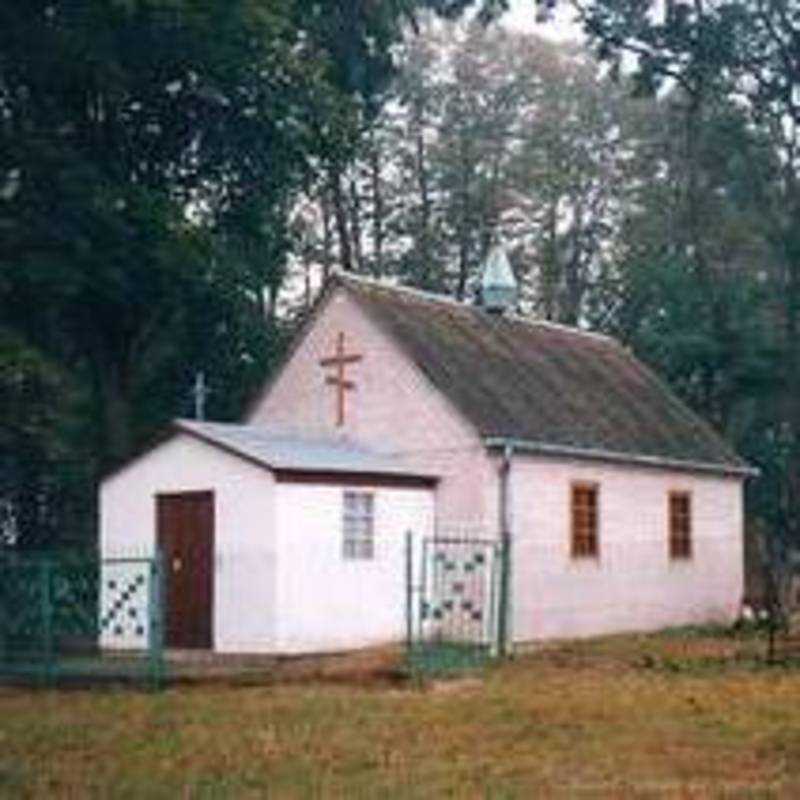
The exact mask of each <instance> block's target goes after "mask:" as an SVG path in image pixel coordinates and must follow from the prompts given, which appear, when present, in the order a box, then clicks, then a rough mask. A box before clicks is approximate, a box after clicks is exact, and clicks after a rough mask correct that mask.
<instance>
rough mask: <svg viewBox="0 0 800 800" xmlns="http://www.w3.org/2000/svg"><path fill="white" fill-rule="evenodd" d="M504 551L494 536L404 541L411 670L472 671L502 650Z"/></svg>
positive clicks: (505, 595) (505, 552)
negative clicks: (489, 537) (417, 543)
mask: <svg viewBox="0 0 800 800" xmlns="http://www.w3.org/2000/svg"><path fill="white" fill-rule="evenodd" d="M507 560H508V553H507V549H506V547H505V546H504V544H503V543H502V542H500V541H498V540H495V539H475V538H440V537H433V538H424V539H422V540H421V541H420V542H419V545H418V546H417V547H415V545H414V542H413V538H412V536H411V535H410V534H409V536H408V538H407V542H406V606H407V611H406V618H407V632H406V633H407V653H408V662H409V668H410V670H411V671H412V672H413V673H415V674H421V673H422V674H444V673H452V672H459V671H463V670H468V669H474V668H476V667H480V666H483V665H485V664H486V663H487V662H488V661H489V660H490V659H492V658H496V657H498V656H499V655H502V654H503V653H504V652H505V649H506V648H505V644H506V643H505V642H504V641H503V636H504V634H505V631H506V626H505V624H503V623H504V620H505V616H506V614H507V606H508V603H507V594H508V591H507V586H508V581H507V570H506V569H505V564H506V563H507Z"/></svg>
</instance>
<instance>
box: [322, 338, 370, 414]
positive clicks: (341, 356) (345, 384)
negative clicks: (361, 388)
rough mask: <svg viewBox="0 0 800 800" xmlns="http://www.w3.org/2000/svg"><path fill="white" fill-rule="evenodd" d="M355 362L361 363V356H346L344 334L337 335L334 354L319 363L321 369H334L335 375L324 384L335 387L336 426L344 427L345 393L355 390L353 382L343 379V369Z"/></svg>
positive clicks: (326, 379)
mask: <svg viewBox="0 0 800 800" xmlns="http://www.w3.org/2000/svg"><path fill="white" fill-rule="evenodd" d="M356 361H361V356H359V355H356V354H354V353H351V354H349V355H348V354H347V353H345V349H344V333H341V332H340V333H339V337H338V339H337V341H336V352H335V353H334V355H332V356H328V357H327V358H323V359H322V360H321V361H320V362H319V363H320V365H321V366H323V367H336V374H335V375H328V376H327V377H326V378H325V383H327V384H328V385H329V386H335V387H336V424H337V425H338V426H342V425H344V397H345V393H346V392H349V391H353V390H354V389H355V388H356V385H355V383H353V381H349V380H347V379H346V378H345V375H344V368H345V366H346V365H347V364H355V362H356Z"/></svg>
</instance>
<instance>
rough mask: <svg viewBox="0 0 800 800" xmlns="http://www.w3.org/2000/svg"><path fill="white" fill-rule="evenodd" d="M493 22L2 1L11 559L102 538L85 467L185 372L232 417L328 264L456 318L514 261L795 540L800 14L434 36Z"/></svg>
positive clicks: (184, 378) (544, 305)
mask: <svg viewBox="0 0 800 800" xmlns="http://www.w3.org/2000/svg"><path fill="white" fill-rule="evenodd" d="M506 5H507V3H506V2H505V0H473V1H472V2H470V0H419V2H410V1H409V2H402V3H398V2H389V0H387V1H386V2H377V3H369V4H367V3H357V2H351V1H350V0H328V1H327V2H320V3H316V4H309V3H306V2H301V0H281V1H280V2H279V1H278V0H204V2H202V3H201V2H195V1H194V0H70V2H58V1H57V0H53V1H52V2H45V1H44V0H35V1H34V2H22V0H16V2H9V3H5V4H3V5H2V7H0V411H1V412H2V417H0V536H5V537H7V538H8V537H15V538H16V539H17V541H18V543H20V544H26V545H28V546H40V545H46V544H48V543H53V542H59V541H65V540H67V539H74V538H79V539H83V540H90V539H91V535H92V531H93V517H92V501H91V497H92V496H93V488H92V487H93V484H94V482H95V481H96V479H97V477H98V475H99V474H101V473H102V471H103V470H105V469H107V468H109V467H111V466H113V465H114V464H116V463H118V462H119V461H120V460H121V459H123V458H125V457H126V456H127V455H129V454H130V453H131V452H133V451H134V450H135V449H136V448H137V447H138V446H139V445H140V444H141V443H143V442H144V441H146V440H147V439H148V438H149V437H150V436H151V435H152V434H153V433H154V432H155V431H156V430H157V429H158V428H160V427H161V426H163V425H164V424H165V422H166V421H167V420H168V419H170V418H171V417H174V416H177V415H182V414H187V413H189V412H190V409H191V398H190V395H189V388H190V386H191V383H192V378H193V375H194V373H195V372H196V371H198V370H202V371H204V372H205V374H206V376H207V377H208V379H209V382H210V384H211V390H212V393H211V395H210V399H209V406H208V412H209V415H210V416H212V417H215V418H218V419H235V418H236V417H237V416H238V415H239V414H240V412H241V409H242V407H243V404H244V403H245V401H246V399H247V397H248V396H249V395H250V394H251V392H252V390H253V388H254V387H255V386H256V385H257V384H259V383H260V381H261V380H263V378H264V376H265V375H266V374H267V373H268V372H269V370H270V368H271V367H272V365H273V364H274V362H275V359H276V358H277V356H278V355H279V353H280V351H281V349H282V346H283V342H284V340H285V336H286V334H287V333H288V332H289V330H290V328H291V327H292V324H293V321H294V319H295V318H296V315H297V314H298V313H300V314H302V312H303V311H304V309H305V308H307V307H308V305H309V304H310V302H311V300H312V299H313V294H314V290H315V287H316V286H318V285H319V281H320V279H321V278H322V277H324V276H325V275H327V274H328V273H329V271H330V270H331V269H332V268H333V267H334V266H335V265H337V264H341V265H343V266H344V267H345V268H347V269H351V270H353V271H356V272H362V273H365V274H370V275H375V276H391V277H393V278H395V279H397V280H400V281H402V282H405V283H409V284H413V285H416V286H421V287H424V288H429V289H433V290H436V291H441V292H446V293H451V294H452V295H454V296H456V297H459V298H462V299H467V298H469V296H470V294H471V291H472V289H473V286H474V283H475V279H476V275H477V271H478V269H479V266H480V263H481V260H482V258H483V256H484V254H485V252H486V249H487V247H488V246H489V244H490V243H491V242H492V241H495V240H497V239H501V240H503V241H504V242H505V243H506V245H507V247H508V249H509V251H510V256H511V259H512V262H513V264H514V267H515V269H516V271H517V273H518V276H519V278H520V280H521V284H522V289H523V295H522V307H521V308H522V311H523V312H524V313H528V314H532V315H538V316H543V317H546V318H548V319H553V320H557V321H561V322H567V323H570V324H580V325H591V326H593V327H596V328H600V329H604V330H607V331H609V332H611V333H613V334H614V335H616V336H618V337H620V338H621V339H622V340H623V341H624V342H626V343H627V344H628V345H629V346H631V347H632V348H633V349H634V350H635V351H636V352H637V353H638V354H639V355H640V356H642V357H643V358H644V359H645V360H646V361H647V362H648V363H650V364H651V365H653V366H654V367H655V368H656V369H657V371H658V372H659V373H660V374H662V375H663V376H664V377H665V378H666V379H667V380H668V381H669V382H670V384H671V385H672V386H673V387H674V388H675V390H676V391H678V392H679V393H680V394H681V396H682V397H684V398H685V399H686V400H687V402H689V403H690V404H691V405H692V406H693V407H694V408H695V409H696V410H698V411H699V412H700V413H701V414H702V415H703V416H704V417H705V418H706V419H708V420H709V421H710V422H711V423H712V424H713V425H715V426H716V427H717V428H718V429H719V430H720V431H722V432H723V433H724V434H725V435H726V436H728V437H729V438H730V439H731V440H732V441H733V442H734V444H735V445H736V446H737V448H738V449H739V450H740V452H741V453H742V454H743V455H744V456H746V457H747V458H749V459H750V460H751V461H752V462H753V463H755V464H756V465H758V466H759V467H761V469H762V470H763V477H762V478H761V479H760V480H759V481H756V482H753V483H752V484H751V486H752V489H751V493H750V498H749V500H750V505H749V510H750V515H751V519H753V520H757V521H759V522H760V523H761V524H762V526H763V527H764V528H766V529H768V530H769V531H771V532H773V533H776V534H777V536H776V537H774V538H773V541H778V542H784V543H785V542H791V541H795V542H796V541H798V540H799V539H800V485H799V484H798V481H797V479H796V477H795V476H796V475H797V474H798V466H800V402H798V401H797V398H798V397H800V337H798V335H797V331H798V326H800V233H799V231H800V227H798V225H797V224H796V223H797V219H798V214H800V185H799V184H798V174H799V173H798V168H799V164H798V160H797V144H798V140H797V132H796V125H797V124H798V123H799V122H800V116H799V115H798V109H797V98H798V91H797V66H798V65H797V61H796V58H797V42H798V36H799V35H800V34H799V33H798V31H799V30H800V19H798V12H797V11H796V10H795V9H794V6H793V5H792V4H789V3H786V2H785V1H784V0H763V2H762V0H714V1H713V2H709V3H706V4H699V5H698V4H691V5H689V4H686V3H683V2H677V1H676V2H672V3H666V4H659V3H654V4H649V3H646V2H645V3H638V2H637V3H632V2H628V0H580V2H576V3H573V4H572V5H573V6H575V7H576V8H577V11H578V14H579V17H580V19H581V21H582V23H583V25H584V29H585V31H586V33H587V34H588V37H589V43H590V45H591V47H592V49H593V50H594V57H593V56H592V55H591V54H590V53H589V51H588V50H587V49H586V48H582V47H578V46H557V45H554V44H552V43H548V42H546V41H543V40H541V39H539V38H537V37H535V36H529V35H521V34H511V33H508V32H504V31H503V30H502V29H499V28H496V27H492V26H490V27H489V28H486V27H484V26H482V25H479V24H474V23H472V24H468V23H466V22H462V23H444V22H442V21H441V18H442V17H458V16H459V15H461V14H462V12H464V11H465V10H467V11H470V12H478V14H479V16H480V17H481V20H482V21H483V22H485V21H487V20H489V19H492V18H494V17H497V16H498V15H499V14H500V13H501V12H502V10H503V8H504V7H505V6H506ZM552 5H553V4H552V3H548V2H544V3H538V4H537V3H536V2H534V0H531V4H530V6H531V14H532V15H533V14H534V13H536V8H537V6H538V8H539V12H540V14H542V15H543V16H547V10H548V8H550V7H552ZM428 10H433V11H434V12H436V14H438V15H439V16H438V17H435V18H433V17H429V16H428V15H427V11H428Z"/></svg>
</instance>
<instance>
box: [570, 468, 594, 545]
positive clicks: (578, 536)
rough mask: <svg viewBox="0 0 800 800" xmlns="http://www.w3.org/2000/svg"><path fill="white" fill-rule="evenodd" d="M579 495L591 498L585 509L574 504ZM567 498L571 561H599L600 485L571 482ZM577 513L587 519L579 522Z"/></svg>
mask: <svg viewBox="0 0 800 800" xmlns="http://www.w3.org/2000/svg"><path fill="white" fill-rule="evenodd" d="M587 493H588V494H587ZM581 494H587V496H588V497H590V498H591V503H587V504H586V506H585V508H583V507H581V506H580V505H579V504H578V503H577V502H576V501H577V499H578V497H579V495H581ZM569 497H570V499H569V516H570V557H571V558H572V560H573V561H584V560H593V561H599V559H600V484H599V483H597V482H593V481H573V482H572V483H571V484H570V495H569ZM579 512H583V513H584V514H586V515H587V517H588V518H587V519H585V520H581V519H580V518H579Z"/></svg>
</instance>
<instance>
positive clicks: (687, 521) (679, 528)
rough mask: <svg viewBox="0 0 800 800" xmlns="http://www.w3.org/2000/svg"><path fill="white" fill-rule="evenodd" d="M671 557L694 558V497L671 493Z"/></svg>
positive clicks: (681, 493) (684, 493) (682, 493)
mask: <svg viewBox="0 0 800 800" xmlns="http://www.w3.org/2000/svg"><path fill="white" fill-rule="evenodd" d="M669 557H670V558H691V557H692V496H691V495H690V494H689V492H670V493H669Z"/></svg>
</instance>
